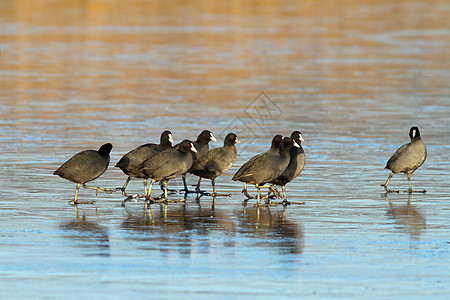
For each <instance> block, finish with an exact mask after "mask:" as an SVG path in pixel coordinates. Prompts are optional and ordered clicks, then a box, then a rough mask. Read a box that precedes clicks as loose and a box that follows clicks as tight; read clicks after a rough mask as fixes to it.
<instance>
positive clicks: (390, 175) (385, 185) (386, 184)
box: [381, 172, 400, 193]
mask: <svg viewBox="0 0 450 300" xmlns="http://www.w3.org/2000/svg"><path fill="white" fill-rule="evenodd" d="M392 175H394V172H391V174H389V177H388V179H387V180H386V182H385V183H384V184H382V185H381V186H382V187H384V190H385V191H386V192H388V193H400V191H399V190H390V189H388V187H387V186H388V184H389V180H391V178H392Z"/></svg>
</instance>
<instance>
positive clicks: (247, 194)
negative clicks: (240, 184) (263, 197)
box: [241, 189, 256, 199]
mask: <svg viewBox="0 0 450 300" xmlns="http://www.w3.org/2000/svg"><path fill="white" fill-rule="evenodd" d="M241 193H243V194H244V196H245V197H247V199H254V198H256V197H254V196H251V195H250V194H249V193H248V191H247V190H246V189H243V190H242V192H241Z"/></svg>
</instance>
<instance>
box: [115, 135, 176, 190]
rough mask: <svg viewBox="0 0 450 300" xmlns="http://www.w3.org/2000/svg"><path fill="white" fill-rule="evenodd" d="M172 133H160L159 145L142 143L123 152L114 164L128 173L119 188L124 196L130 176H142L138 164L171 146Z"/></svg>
mask: <svg viewBox="0 0 450 300" xmlns="http://www.w3.org/2000/svg"><path fill="white" fill-rule="evenodd" d="M172 143H173V139H172V133H171V132H170V131H168V130H166V131H164V132H163V133H161V137H160V141H159V145H158V144H153V143H149V144H144V145H141V146H139V147H137V148H136V149H134V150H131V151H130V152H128V153H127V154H125V155H124V156H123V157H122V158H121V159H120V160H119V161H118V162H117V164H116V165H115V167H118V168H120V169H121V170H122V171H123V172H124V173H125V174H126V175H128V178H127V181H126V182H125V184H124V185H123V187H122V188H120V190H122V193H123V194H124V195H125V196H126V193H125V189H126V187H127V185H128V183H129V182H130V180H131V178H144V174H142V173H141V172H139V171H138V168H139V166H140V165H141V163H142V162H143V161H145V160H146V159H148V158H150V157H152V156H153V155H155V154H156V153H159V152H162V151H164V150H168V149H171V148H172Z"/></svg>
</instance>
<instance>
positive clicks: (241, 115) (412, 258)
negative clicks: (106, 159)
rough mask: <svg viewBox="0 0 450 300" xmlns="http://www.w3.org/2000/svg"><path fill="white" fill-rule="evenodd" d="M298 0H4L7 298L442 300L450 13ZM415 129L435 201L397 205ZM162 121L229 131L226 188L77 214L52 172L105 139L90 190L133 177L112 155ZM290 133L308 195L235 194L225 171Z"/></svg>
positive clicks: (444, 7)
mask: <svg viewBox="0 0 450 300" xmlns="http://www.w3.org/2000/svg"><path fill="white" fill-rule="evenodd" d="M298 2H299V1H283V2H282V4H280V3H278V2H275V1H255V2H251V3H250V2H249V3H246V4H242V3H240V2H227V1H226V2H220V3H216V2H215V1H211V2H202V1H192V2H189V3H185V2H184V1H169V2H164V3H163V2H158V1H156V2H154V1H145V0H141V1H132V3H128V2H127V4H125V2H123V1H106V2H99V1H84V2H80V3H79V2H73V1H59V2H54V1H36V2H32V3H23V2H22V1H13V0H6V1H2V2H1V3H0V25H1V27H2V28H3V29H2V31H1V32H0V42H1V44H0V47H1V49H0V50H1V52H0V53H1V60H0V84H1V85H0V101H1V107H0V117H1V118H0V128H1V131H0V157H1V158H0V224H1V225H0V298H2V299H3V298H4V299H7V298H8V299H11V298H14V299H38V298H41V299H52V298H54V299H61V298H64V299H79V298H89V299H124V298H130V299H131V298H134V299H147V298H149V297H151V298H155V299H168V298H180V297H182V298H183V299H185V298H195V299H211V298H217V299H230V298H233V299H235V298H240V299H246V298H251V297H258V298H259V299H269V298H272V299H274V298H276V299H282V298H286V299H294V298H324V299H330V298H344V299H362V298H367V299H380V298H384V299H401V298H407V299H448V295H449V294H450V284H449V278H450V268H449V266H450V253H449V252H450V251H449V250H450V249H449V248H450V218H449V215H450V201H449V200H450V196H449V193H450V184H449V176H448V174H449V170H450V163H449V161H450V155H449V153H450V143H449V129H450V96H449V84H448V82H449V78H450V71H449V67H450V65H449V61H450V60H449V55H448V53H449V52H448V49H449V47H450V44H449V41H450V32H449V28H450V27H449V19H448V16H449V15H450V5H449V4H448V3H447V2H445V1H417V2H410V1H395V2H392V3H391V2H390V1H381V2H377V3H375V2H372V1H359V2H341V1H334V0H333V1H327V3H326V6H325V4H324V3H323V2H321V1H300V3H298ZM399 16H401V17H399ZM414 125H416V126H418V127H419V128H420V130H421V134H422V139H423V141H424V143H425V144H426V146H427V149H428V158H427V160H426V161H425V163H424V165H423V166H422V167H421V168H419V169H418V170H417V171H416V172H415V173H414V174H413V176H412V184H413V187H415V188H417V189H426V190H427V193H426V194H413V195H411V196H410V195H408V194H406V193H400V194H390V195H388V197H389V198H386V195H385V194H384V190H383V188H382V187H381V186H380V185H381V184H383V183H384V182H385V180H386V179H387V176H388V174H389V172H388V170H385V169H384V166H385V163H386V161H387V160H388V159H389V157H390V156H391V155H392V154H393V153H394V151H395V150H396V149H397V148H398V147H399V146H401V145H402V144H405V143H407V142H409V137H408V132H409V128H410V127H411V126H414ZM165 129H169V130H171V131H172V133H173V135H174V138H175V142H178V141H181V140H182V139H184V138H190V139H195V138H196V136H197V135H198V134H199V133H200V132H201V131H202V130H203V129H209V130H211V131H212V132H213V133H214V135H215V136H216V137H217V138H218V142H216V143H211V144H210V147H212V148H214V147H218V146H221V145H222V143H223V142H222V141H223V138H224V136H225V135H226V133H228V132H230V131H234V132H236V133H237V134H238V136H239V139H240V141H241V142H242V143H241V144H239V145H237V149H238V158H237V160H236V162H235V164H234V165H233V167H232V168H231V169H230V170H229V171H228V172H226V174H224V175H223V176H221V177H219V178H218V179H217V180H216V186H217V188H218V190H219V191H227V192H231V193H232V196H231V197H217V198H216V199H215V201H214V202H213V201H212V198H211V197H207V196H204V197H202V198H200V199H199V200H197V199H195V196H194V195H190V196H189V197H188V199H187V201H186V204H184V205H183V204H170V205H168V206H167V207H164V206H161V205H156V204H154V205H152V206H151V214H149V213H145V212H144V208H143V206H144V204H143V202H142V201H140V202H137V203H136V202H130V203H127V205H126V206H125V207H122V206H121V201H122V200H123V198H124V197H123V196H122V195H121V194H120V193H114V194H98V195H97V196H96V195H95V192H94V191H91V190H86V189H81V190H80V194H79V199H80V200H81V201H88V200H94V201H95V204H94V205H80V206H79V207H78V214H76V212H75V208H74V207H73V206H71V205H69V204H68V202H69V201H70V200H71V199H73V197H74V194H75V184H73V183H71V182H69V181H67V180H64V179H61V178H59V177H57V176H54V175H52V173H53V171H54V170H55V169H56V168H58V167H59V166H60V165H61V164H62V163H63V162H64V161H66V160H67V159H68V158H70V157H71V156H72V155H74V154H75V153H77V152H79V151H81V150H85V149H98V148H99V147H100V145H102V144H103V143H106V142H111V143H112V144H113V145H114V148H113V150H112V152H111V163H110V167H109V169H108V170H107V171H106V172H105V173H104V174H103V176H101V177H100V178H99V179H97V180H95V181H93V182H92V185H96V186H101V187H109V188H115V187H119V186H122V185H123V183H124V182H125V180H126V176H125V175H124V174H123V173H122V172H121V171H120V170H119V169H117V168H114V164H115V163H116V162H117V161H118V160H119V159H120V157H121V156H122V155H124V154H125V153H127V152H128V151H129V150H131V149H133V148H135V147H137V146H139V145H141V144H144V143H148V142H158V140H159V135H160V134H161V132H162V131H164V130H165ZM294 130H300V131H301V132H302V134H303V137H304V138H305V142H303V144H302V145H303V148H304V150H305V153H306V166H305V169H304V171H303V172H302V174H301V175H300V176H299V177H298V178H297V179H296V180H294V181H293V182H291V183H289V184H288V185H287V193H288V197H289V200H291V201H304V202H305V205H290V206H287V207H286V208H285V209H283V207H280V206H278V207H259V208H257V207H255V206H254V203H255V201H254V200H251V201H249V202H248V203H247V204H246V205H244V200H245V198H244V196H243V195H242V194H241V190H242V185H241V184H240V183H237V182H233V181H232V180H231V177H232V175H233V174H234V173H235V172H236V171H237V169H238V168H239V167H240V166H241V165H242V164H243V163H245V162H246V161H247V160H248V159H250V158H251V157H252V156H254V155H255V154H258V153H261V152H263V151H266V150H267V149H268V148H269V146H270V141H271V139H272V137H273V136H274V135H275V134H282V135H289V134H290V133H291V132H292V131H294ZM188 181H189V183H190V184H194V183H195V182H196V179H195V178H194V177H193V176H189V177H188ZM169 186H170V187H171V188H181V187H182V182H181V179H180V178H177V179H174V180H171V181H170V182H169ZM390 186H392V188H395V187H397V188H401V189H406V188H407V179H406V176H405V175H403V174H398V175H395V176H394V177H393V179H392V180H391V183H390ZM202 187H203V188H204V189H207V190H210V189H211V186H210V183H209V180H204V181H203V183H202ZM128 190H129V191H130V193H142V190H143V187H142V182H141V181H139V180H133V181H131V183H130V184H129V187H128ZM251 191H252V192H254V188H253V189H251ZM182 196H183V195H182V194H178V195H171V197H173V198H177V197H179V198H181V197H182Z"/></svg>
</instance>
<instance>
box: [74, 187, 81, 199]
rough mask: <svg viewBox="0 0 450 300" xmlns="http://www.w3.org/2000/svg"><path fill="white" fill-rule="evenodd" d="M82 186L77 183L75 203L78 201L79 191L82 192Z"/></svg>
mask: <svg viewBox="0 0 450 300" xmlns="http://www.w3.org/2000/svg"><path fill="white" fill-rule="evenodd" d="M80 185H81V183H77V188H76V189H75V199H74V201H73V202H74V203H77V201H78V191H79V190H80Z"/></svg>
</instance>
